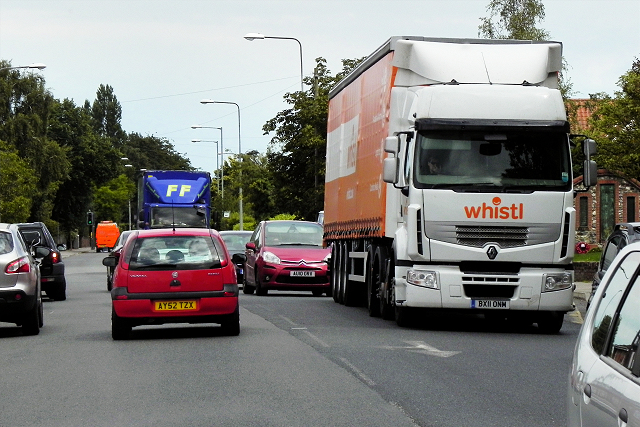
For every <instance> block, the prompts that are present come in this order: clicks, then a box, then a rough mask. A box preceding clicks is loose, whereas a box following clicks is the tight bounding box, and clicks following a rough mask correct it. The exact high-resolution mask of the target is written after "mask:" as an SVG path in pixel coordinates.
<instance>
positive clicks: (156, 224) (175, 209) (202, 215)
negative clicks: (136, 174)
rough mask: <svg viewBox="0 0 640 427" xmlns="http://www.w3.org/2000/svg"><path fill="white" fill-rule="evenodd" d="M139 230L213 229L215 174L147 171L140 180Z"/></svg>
mask: <svg viewBox="0 0 640 427" xmlns="http://www.w3.org/2000/svg"><path fill="white" fill-rule="evenodd" d="M138 212H139V216H138V228H141V229H149V228H169V227H202V228H210V224H211V223H210V221H211V219H210V218H211V175H210V174H209V172H203V171H180V170H178V171H170V170H154V171H151V170H148V171H144V172H143V174H142V176H141V177H140V179H139V181H138Z"/></svg>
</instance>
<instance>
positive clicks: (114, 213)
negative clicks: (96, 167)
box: [93, 174, 136, 223]
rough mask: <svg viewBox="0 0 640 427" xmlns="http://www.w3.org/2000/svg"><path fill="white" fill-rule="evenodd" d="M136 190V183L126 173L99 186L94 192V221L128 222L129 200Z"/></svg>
mask: <svg viewBox="0 0 640 427" xmlns="http://www.w3.org/2000/svg"><path fill="white" fill-rule="evenodd" d="M135 192H136V186H135V184H134V183H133V181H131V180H130V179H129V178H128V177H127V176H126V175H124V174H123V175H120V176H118V177H117V178H114V179H112V180H111V181H109V182H108V183H107V184H106V185H104V186H102V187H100V188H97V189H96V190H95V192H94V193H95V198H94V203H93V206H94V212H95V217H94V221H95V222H96V223H97V222H100V221H113V222H120V223H122V222H123V220H124V221H125V222H128V215H129V200H130V199H131V198H132V197H133V195H134V194H135Z"/></svg>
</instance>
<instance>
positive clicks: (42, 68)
mask: <svg viewBox="0 0 640 427" xmlns="http://www.w3.org/2000/svg"><path fill="white" fill-rule="evenodd" d="M18 68H37V69H38V70H44V69H45V68H47V66H46V65H44V64H40V63H34V64H29V65H19V66H17V67H3V68H0V71H4V70H16V69H18Z"/></svg>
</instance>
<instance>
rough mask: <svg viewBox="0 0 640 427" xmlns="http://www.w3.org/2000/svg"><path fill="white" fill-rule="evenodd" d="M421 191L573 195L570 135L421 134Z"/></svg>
mask: <svg viewBox="0 0 640 427" xmlns="http://www.w3.org/2000/svg"><path fill="white" fill-rule="evenodd" d="M413 165H414V171H415V173H414V174H413V176H414V179H413V181H414V185H415V186H416V188H438V189H454V190H456V191H474V192H484V191H486V192H501V191H538V190H539V191H569V190H570V189H571V184H572V173H571V166H570V152H569V144H568V140H567V135H566V134H565V133H560V132H549V131H542V132H536V131H534V130H529V131H527V132H511V133H510V132H503V131H501V132H500V133H490V132H480V131H421V132H419V133H418V137H417V140H416V150H415V153H414V160H413Z"/></svg>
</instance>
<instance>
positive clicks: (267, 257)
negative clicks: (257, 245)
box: [262, 251, 280, 264]
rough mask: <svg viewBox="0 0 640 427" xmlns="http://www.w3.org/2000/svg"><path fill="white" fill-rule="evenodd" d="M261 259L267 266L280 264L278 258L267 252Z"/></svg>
mask: <svg viewBox="0 0 640 427" xmlns="http://www.w3.org/2000/svg"><path fill="white" fill-rule="evenodd" d="M262 259H263V260H264V262H267V263H269V264H280V258H278V257H277V256H276V255H275V254H274V253H272V252H269V251H266V252H264V253H263V254H262Z"/></svg>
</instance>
